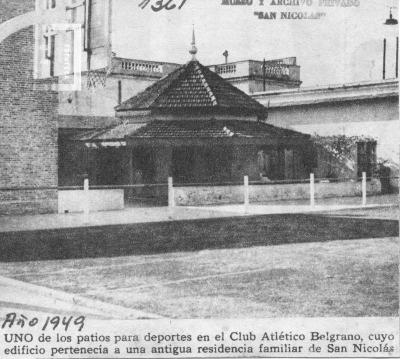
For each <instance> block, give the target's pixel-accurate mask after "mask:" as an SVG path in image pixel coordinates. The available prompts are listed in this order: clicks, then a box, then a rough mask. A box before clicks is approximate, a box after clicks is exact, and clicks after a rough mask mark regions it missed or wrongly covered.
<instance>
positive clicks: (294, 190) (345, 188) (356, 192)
mask: <svg viewBox="0 0 400 359" xmlns="http://www.w3.org/2000/svg"><path fill="white" fill-rule="evenodd" d="M174 192H175V203H176V204H177V205H178V206H197V205H208V204H224V203H243V202H244V190H243V186H199V187H194V186H193V187H189V186H188V187H175V188H174ZM380 192H381V184H380V182H379V180H375V179H374V180H371V181H369V182H368V183H367V194H368V195H373V194H379V193H380ZM361 195H362V189H361V182H318V183H316V184H315V198H329V197H353V196H361ZM309 198H310V184H309V183H293V184H263V185H250V186H249V199H250V203H252V202H253V203H254V202H268V201H279V200H294V199H309Z"/></svg>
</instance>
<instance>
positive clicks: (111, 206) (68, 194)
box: [58, 189, 124, 213]
mask: <svg viewBox="0 0 400 359" xmlns="http://www.w3.org/2000/svg"><path fill="white" fill-rule="evenodd" d="M84 202H85V192H84V191H83V190H78V191H59V192H58V213H67V212H69V213H71V212H83V206H84ZM118 209H124V190H123V189H111V190H90V191H89V210H90V211H92V212H97V211H113V210H118Z"/></svg>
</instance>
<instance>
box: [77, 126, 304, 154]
mask: <svg viewBox="0 0 400 359" xmlns="http://www.w3.org/2000/svg"><path fill="white" fill-rule="evenodd" d="M309 138H310V136H309V135H306V134H303V133H300V132H297V131H293V130H288V129H285V128H280V127H276V126H272V125H269V124H266V123H264V122H256V121H243V120H153V121H151V122H148V123H140V124H129V123H126V124H121V125H118V126H115V127H113V128H109V129H104V130H97V131H90V132H86V133H84V134H82V135H79V136H76V137H75V138H74V140H76V141H82V142H85V144H86V146H87V147H90V148H97V147H121V146H126V145H127V143H131V142H132V141H133V142H135V140H136V141H138V142H140V143H143V141H144V140H147V141H149V142H151V140H179V139H180V140H190V139H197V140H202V139H203V140H204V139H207V140H213V139H242V140H245V139H254V140H261V141H265V142H268V141H267V140H271V141H274V142H275V143H276V141H280V140H285V141H287V140H288V139H293V140H309ZM139 140H140V141H139ZM258 142H260V141H257V143H258Z"/></svg>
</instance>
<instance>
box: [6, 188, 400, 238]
mask: <svg viewBox="0 0 400 359" xmlns="http://www.w3.org/2000/svg"><path fill="white" fill-rule="evenodd" d="M367 203H368V204H367V206H366V207H364V208H373V207H387V206H396V205H398V203H399V202H398V196H397V195H386V196H373V197H368V200H367ZM352 208H354V209H355V208H363V207H362V204H361V198H358V197H351V198H349V197H347V198H330V199H319V200H318V199H317V200H316V204H315V206H314V207H311V206H310V205H309V202H308V201H305V200H298V201H279V202H271V203H268V204H266V203H254V204H250V205H249V206H248V207H245V206H244V205H242V204H232V205H218V206H204V207H174V208H172V209H169V208H168V207H137V208H136V207H135V208H132V207H131V208H126V209H125V210H122V211H108V212H94V213H91V214H90V215H89V223H84V218H83V215H82V214H80V213H70V214H45V215H26V216H4V217H0V233H1V232H21V231H35V230H44V229H59V228H80V227H96V226H107V225H118V224H133V223H152V222H168V221H184V220H194V219H208V218H223V217H235V216H251V215H262V214H280V213H281V214H284V213H309V212H322V211H338V210H342V209H352Z"/></svg>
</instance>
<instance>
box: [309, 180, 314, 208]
mask: <svg viewBox="0 0 400 359" xmlns="http://www.w3.org/2000/svg"><path fill="white" fill-rule="evenodd" d="M310 205H311V207H314V206H315V177H314V173H310Z"/></svg>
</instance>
